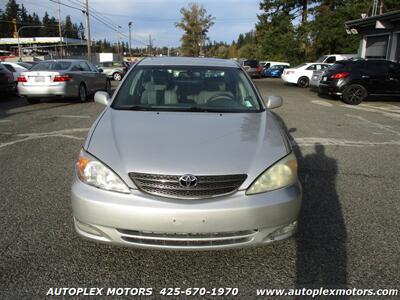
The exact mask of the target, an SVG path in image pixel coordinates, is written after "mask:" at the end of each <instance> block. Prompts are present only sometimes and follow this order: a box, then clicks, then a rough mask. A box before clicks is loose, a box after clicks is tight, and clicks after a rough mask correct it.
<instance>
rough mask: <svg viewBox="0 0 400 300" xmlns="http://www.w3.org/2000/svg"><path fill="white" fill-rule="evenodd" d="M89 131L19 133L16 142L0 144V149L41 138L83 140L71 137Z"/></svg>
mask: <svg viewBox="0 0 400 300" xmlns="http://www.w3.org/2000/svg"><path fill="white" fill-rule="evenodd" d="M87 131H89V128H72V129H63V130H57V131H50V132H38V133H20V134H16V135H15V136H18V137H20V138H19V139H17V140H14V141H10V142H6V143H0V149H1V148H5V147H7V146H12V145H15V144H18V143H22V142H27V141H30V140H37V139H43V138H51V137H58V138H59V137H61V138H68V139H73V140H84V139H85V138H83V137H78V136H75V135H73V134H74V133H80V132H87Z"/></svg>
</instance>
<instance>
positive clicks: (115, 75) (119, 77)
mask: <svg viewBox="0 0 400 300" xmlns="http://www.w3.org/2000/svg"><path fill="white" fill-rule="evenodd" d="M113 79H114V80H115V81H121V79H122V75H121V74H120V73H118V72H115V73H114V74H113Z"/></svg>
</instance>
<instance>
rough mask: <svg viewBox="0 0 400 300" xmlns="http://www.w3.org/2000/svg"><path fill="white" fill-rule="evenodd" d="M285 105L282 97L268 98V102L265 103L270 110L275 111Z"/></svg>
mask: <svg viewBox="0 0 400 300" xmlns="http://www.w3.org/2000/svg"><path fill="white" fill-rule="evenodd" d="M282 104H283V99H282V97H281V96H268V98H267V101H266V102H265V105H266V106H267V108H268V109H274V108H277V107H280V106H282Z"/></svg>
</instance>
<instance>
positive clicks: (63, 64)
mask: <svg viewBox="0 0 400 300" xmlns="http://www.w3.org/2000/svg"><path fill="white" fill-rule="evenodd" d="M70 66H71V63H70V62H68V61H44V62H41V63H38V64H37V65H34V66H33V67H32V68H31V69H30V71H61V70H67V69H68V68H69V67H70Z"/></svg>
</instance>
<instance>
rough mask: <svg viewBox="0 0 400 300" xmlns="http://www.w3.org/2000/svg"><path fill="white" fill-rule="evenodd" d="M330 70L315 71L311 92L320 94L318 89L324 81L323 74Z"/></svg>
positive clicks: (311, 81) (311, 82)
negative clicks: (322, 80)
mask: <svg viewBox="0 0 400 300" xmlns="http://www.w3.org/2000/svg"><path fill="white" fill-rule="evenodd" d="M328 69H329V68H327V69H325V70H315V71H313V73H312V76H311V80H310V90H311V91H313V92H318V87H319V82H320V81H321V79H322V74H324V72H325V71H326V70H328Z"/></svg>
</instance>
